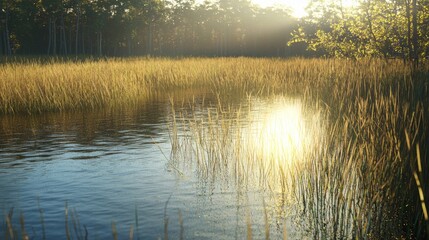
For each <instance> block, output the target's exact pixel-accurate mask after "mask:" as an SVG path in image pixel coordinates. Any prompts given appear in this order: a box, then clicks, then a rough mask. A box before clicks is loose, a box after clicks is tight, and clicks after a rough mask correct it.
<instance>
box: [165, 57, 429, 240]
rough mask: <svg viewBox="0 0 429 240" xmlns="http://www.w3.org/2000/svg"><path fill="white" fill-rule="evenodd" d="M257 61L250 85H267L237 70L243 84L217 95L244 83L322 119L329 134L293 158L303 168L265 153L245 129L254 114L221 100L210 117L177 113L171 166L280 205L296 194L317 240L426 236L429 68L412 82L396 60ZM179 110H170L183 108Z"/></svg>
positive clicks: (232, 84) (205, 113)
mask: <svg viewBox="0 0 429 240" xmlns="http://www.w3.org/2000/svg"><path fill="white" fill-rule="evenodd" d="M241 61H244V62H246V61H248V63H247V64H249V65H251V64H252V63H253V62H252V61H254V60H246V59H243V60H241ZM258 61H259V63H260V67H259V68H258V69H257V70H254V71H253V73H254V75H253V76H256V75H257V76H263V74H259V73H258V71H261V72H263V71H265V72H266V74H267V75H269V76H272V77H271V78H270V79H265V80H264V81H257V80H256V79H257V78H252V77H249V75H248V73H247V74H246V73H244V72H241V67H242V65H246V64H245V63H241V64H242V65H240V61H238V62H237V63H236V68H237V69H238V70H237V72H238V73H239V74H238V76H239V77H237V78H236V77H235V75H232V73H231V75H230V79H235V81H232V82H229V83H224V84H225V85H224V87H221V86H219V89H226V86H230V87H231V89H237V88H238V85H239V84H242V85H243V86H246V88H245V89H246V91H247V93H262V91H260V92H258V91H257V89H264V91H265V90H267V91H266V92H265V93H270V94H273V93H276V94H279V93H280V94H283V95H286V96H288V95H289V96H290V95H293V96H295V97H298V98H300V99H301V101H302V102H303V105H302V109H303V111H305V109H315V111H316V112H318V113H320V118H319V120H320V125H319V127H320V128H321V129H323V133H322V134H319V135H318V137H316V139H317V140H316V141H313V146H307V148H306V149H305V151H304V152H302V153H300V156H294V158H297V159H298V158H302V159H304V160H298V161H296V163H291V164H285V162H287V161H285V160H287V159H285V156H284V155H277V156H276V155H274V156H273V155H260V154H258V152H257V151H255V147H254V145H253V146H252V145H251V144H250V143H251V142H249V139H250V138H251V137H249V136H248V135H246V134H247V133H246V130H245V129H243V127H242V126H243V123H242V122H247V124H250V125H251V123H252V121H253V120H252V118H249V117H248V114H246V112H248V109H246V106H247V105H246V104H244V105H240V106H239V107H234V106H230V105H228V104H225V103H222V102H221V101H220V102H221V103H220V104H219V105H220V107H217V108H211V109H209V110H203V111H202V110H201V109H204V108H203V105H201V106H197V107H195V104H194V103H192V104H191V106H193V107H192V108H190V109H189V111H185V112H183V110H182V111H179V112H175V111H173V113H172V114H173V115H174V116H175V120H174V121H173V126H172V127H171V129H172V144H173V158H172V163H171V164H173V165H175V166H176V168H179V169H180V164H182V165H187V164H188V165H189V164H193V163H194V164H196V166H197V169H198V176H199V177H200V178H202V179H204V180H208V181H209V182H212V181H216V180H217V181H219V179H220V180H222V179H226V180H227V181H229V180H228V179H235V183H236V184H237V185H240V186H243V185H244V186H245V187H244V188H246V189H247V187H248V186H254V184H255V183H256V184H257V185H258V186H259V187H260V188H262V189H265V190H271V191H272V192H273V193H274V196H276V197H278V196H281V198H284V196H290V195H292V196H293V199H291V201H297V202H298V207H299V208H300V214H301V215H300V218H301V219H305V225H304V226H303V227H304V229H305V230H308V231H309V232H310V235H311V237H313V238H315V239H325V238H333V239H336V238H339V239H343V238H358V239H366V238H377V239H378V238H403V237H405V238H409V237H411V238H421V237H423V236H425V235H426V233H425V232H426V227H427V226H428V223H427V219H425V218H426V216H427V215H426V214H425V213H426V211H425V207H426V203H425V201H426V200H425V198H424V196H427V195H428V194H427V189H426V188H425V186H422V185H423V184H422V183H425V182H427V179H428V177H427V172H426V173H425V172H424V171H422V170H421V169H427V163H428V152H427V149H426V148H421V149H420V148H417V149H419V151H417V153H414V152H413V151H410V150H409V149H413V148H414V147H413V146H418V145H420V146H427V145H428V143H429V129H428V126H429V125H428V124H429V122H428V118H427V115H428V113H429V105H428V103H429V82H428V79H429V78H428V69H427V68H426V69H422V70H421V72H414V73H413V72H412V71H411V68H410V67H409V66H405V65H403V64H402V63H401V62H399V61H394V60H393V61H389V62H386V61H378V60H363V61H348V60H300V59H296V60H288V61H281V60H258ZM243 76H245V77H244V78H242V77H243ZM226 81H228V80H226ZM258 84H259V88H257V89H254V88H253V86H258ZM219 92H221V91H219ZM220 96H222V95H220ZM220 99H222V97H220ZM177 105H178V104H176V106H173V108H172V109H173V110H174V109H175V108H176V107H178V108H179V109H183V106H180V105H179V106H177ZM195 109H197V111H195ZM201 113H203V114H201ZM178 119H181V120H178ZM243 119H244V120H243ZM285 120H286V119H285ZM249 122H250V123H249ZM262 131H263V130H262ZM405 132H407V133H408V134H409V137H407V136H405ZM259 134H260V133H259ZM258 136H260V135H258V134H256V135H253V137H254V138H256V137H258ZM259 139H260V138H259ZM407 139H408V145H411V147H409V148H408V147H407V144H406V143H407ZM261 144H263V143H262V142H261ZM249 146H252V147H249ZM416 159H418V161H417V160H416ZM184 162H188V163H187V164H186V163H184ZM189 162H191V163H189ZM416 162H418V163H419V164H418V165H419V166H418V167H416ZM420 165H423V167H421V166H420ZM184 167H186V166H182V168H184ZM413 169H415V170H413ZM414 176H416V177H414ZM416 182H417V185H416ZM282 201H284V199H283V200H282ZM286 205H287V201H286ZM422 208H423V211H422Z"/></svg>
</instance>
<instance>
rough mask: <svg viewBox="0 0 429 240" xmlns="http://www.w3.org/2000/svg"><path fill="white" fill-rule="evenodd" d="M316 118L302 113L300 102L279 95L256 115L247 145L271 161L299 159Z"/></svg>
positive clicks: (313, 128)
mask: <svg viewBox="0 0 429 240" xmlns="http://www.w3.org/2000/svg"><path fill="white" fill-rule="evenodd" d="M313 118H314V119H313ZM314 120H315V122H313V121H314ZM317 121H318V119H317V117H315V116H312V117H311V118H310V119H308V118H307V117H306V116H305V114H304V112H303V106H302V103H301V102H299V101H291V100H285V99H282V100H281V101H277V102H276V103H275V104H273V105H271V106H270V109H269V111H268V112H267V113H266V114H265V115H263V116H259V120H258V121H257V124H255V125H254V128H253V129H254V133H255V137H254V138H253V139H254V142H253V144H251V146H253V147H252V148H253V149H254V151H255V154H256V156H258V158H259V159H264V161H268V162H272V163H273V164H275V165H284V164H290V163H293V162H296V161H299V160H300V159H302V158H304V154H305V152H306V150H308V149H309V148H311V145H312V144H313V138H314V137H315V134H316V132H317V130H315V123H317Z"/></svg>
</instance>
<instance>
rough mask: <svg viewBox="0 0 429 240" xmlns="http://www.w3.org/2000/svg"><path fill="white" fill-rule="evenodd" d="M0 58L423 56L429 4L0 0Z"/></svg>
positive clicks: (383, 0) (428, 38)
mask: <svg viewBox="0 0 429 240" xmlns="http://www.w3.org/2000/svg"><path fill="white" fill-rule="evenodd" d="M0 9H1V12H0V21H1V24H0V33H1V37H0V55H13V54H19V55H97V56H140V55H154V56H275V57H290V56H338V57H350V58H360V57H367V56H371V57H384V58H402V59H404V60H414V61H418V60H419V59H422V58H426V57H427V56H428V55H429V0H356V4H355V5H354V6H353V7H344V6H343V2H342V1H341V0H312V1H311V2H310V4H309V6H308V7H307V12H308V15H307V16H306V17H303V18H301V19H297V18H295V17H293V16H292V15H291V11H290V10H288V9H280V8H259V7H257V6H256V5H254V4H252V3H251V1H249V0H216V1H205V2H202V3H201V2H196V1H195V0H164V1H163V0H0Z"/></svg>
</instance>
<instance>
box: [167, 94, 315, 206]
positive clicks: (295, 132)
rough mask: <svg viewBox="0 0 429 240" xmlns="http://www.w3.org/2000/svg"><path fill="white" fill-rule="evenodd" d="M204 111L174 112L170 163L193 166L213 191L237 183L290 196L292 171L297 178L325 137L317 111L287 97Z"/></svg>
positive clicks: (252, 100)
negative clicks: (217, 186) (300, 168)
mask: <svg viewBox="0 0 429 240" xmlns="http://www.w3.org/2000/svg"><path fill="white" fill-rule="evenodd" d="M173 109H174V108H173ZM203 111H205V112H204V113H201V112H195V111H187V110H183V109H181V110H180V111H177V112H173V114H174V118H175V121H172V123H173V126H172V127H171V130H172V135H171V136H172V143H173V155H172V160H171V164H173V165H175V167H177V168H178V169H180V171H184V172H186V171H187V169H186V168H187V167H189V166H194V163H195V165H196V166H197V174H198V178H199V179H200V180H201V181H204V182H205V181H208V182H211V183H212V184H213V188H215V187H216V185H218V184H221V185H222V184H223V185H225V183H226V184H227V185H228V184H229V185H231V182H234V184H235V186H236V187H238V188H243V189H247V190H249V191H260V190H261V191H266V190H271V192H272V193H273V194H274V195H276V194H279V193H280V194H281V195H282V196H283V197H282V198H284V197H285V195H288V194H289V195H291V194H292V190H291V189H290V188H291V185H292V184H293V179H294V178H293V176H292V173H293V174H299V166H300V165H301V164H303V161H305V160H306V156H307V154H309V153H311V151H312V150H313V149H314V148H315V147H316V145H317V143H318V138H319V137H320V136H321V135H322V131H323V130H322V129H323V127H322V126H321V125H322V124H321V120H320V114H319V113H317V112H315V111H313V110H312V109H311V108H309V107H307V106H304V105H303V103H302V102H301V101H300V100H299V99H291V98H287V97H283V96H278V97H273V98H269V99H258V98H255V99H251V98H249V99H248V100H247V101H245V102H243V103H242V104H241V105H240V106H235V107H234V106H227V107H225V106H223V107H220V106H218V107H217V108H209V109H206V110H203ZM174 146H175V147H174ZM191 169H192V168H191ZM188 171H189V169H188ZM288 189H289V190H290V191H289V190H288ZM287 198H288V199H289V200H290V201H292V198H291V196H287ZM284 200H285V199H282V201H283V202H284Z"/></svg>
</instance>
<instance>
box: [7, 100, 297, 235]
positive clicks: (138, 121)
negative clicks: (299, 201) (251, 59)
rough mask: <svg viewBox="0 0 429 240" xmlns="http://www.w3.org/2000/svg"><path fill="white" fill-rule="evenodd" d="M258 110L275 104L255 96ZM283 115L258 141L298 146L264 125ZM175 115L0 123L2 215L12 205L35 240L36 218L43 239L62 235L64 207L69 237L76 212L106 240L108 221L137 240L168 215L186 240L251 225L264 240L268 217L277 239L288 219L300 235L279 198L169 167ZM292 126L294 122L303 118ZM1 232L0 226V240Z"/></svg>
mask: <svg viewBox="0 0 429 240" xmlns="http://www.w3.org/2000/svg"><path fill="white" fill-rule="evenodd" d="M196 101H197V102H198V101H199V102H200V103H199V106H200V108H198V109H193V108H192V107H189V105H184V106H187V107H186V108H191V109H193V111H196V112H197V114H198V112H200V113H201V115H204V114H205V112H206V110H207V109H208V108H209V107H210V106H211V107H213V106H214V105H215V104H214V102H216V100H212V101H211V100H210V99H204V103H201V102H203V99H198V98H197V99H196ZM286 105H287V104H286ZM254 106H255V107H254V108H253V110H252V111H253V112H254V113H256V114H255V116H263V114H262V113H263V112H267V111H268V110H269V109H272V108H273V107H272V106H270V103H267V102H264V101H261V100H258V101H256V102H255V104H254ZM278 106H279V104H278V103H277V105H276V107H278ZM284 109H286V110H281V111H276V113H275V114H274V115H270V116H271V117H270V118H273V117H272V116H274V120H272V122H273V123H271V122H268V123H267V124H263V126H262V128H265V129H267V130H266V131H265V132H266V133H265V134H264V135H263V136H259V137H260V140H261V139H262V140H261V141H262V142H263V141H265V138H269V136H273V138H274V139H276V141H280V140H279V139H280V137H279V136H281V135H282V134H283V135H288V137H287V138H285V139H287V140H286V142H284V143H282V144H283V145H282V146H286V147H287V148H291V146H295V148H297V149H299V147H296V145H299V146H300V144H301V143H300V142H299V141H300V140H299V139H300V136H298V135H299V132H297V131H296V127H294V126H295V125H292V127H291V126H290V124H289V125H288V126H286V125H285V126H283V127H281V129H290V130H283V131H288V132H281V131H280V135H279V133H278V132H279V131H276V127H275V126H271V125H270V124H284V121H281V122H280V123H276V122H278V119H280V118H283V119H284V118H285V116H291V115H294V113H293V112H291V111H292V110H291V107H290V106H286V107H285V108H284ZM292 109H293V108H292ZM176 111H180V108H178V109H176ZM276 114H277V115H278V114H280V115H279V116H277V115H276ZM171 119H172V110H171V104H170V102H169V101H168V100H157V101H152V102H150V103H146V104H141V105H138V106H134V107H127V108H124V109H109V110H103V111H94V112H76V113H56V114H45V115H41V116H40V115H38V116H25V117H24V116H12V117H5V116H3V117H0V210H1V214H3V216H6V214H7V213H8V212H9V210H10V209H11V208H14V217H13V222H14V225H15V228H16V229H20V227H19V215H20V213H22V214H23V215H24V219H25V225H26V231H27V232H28V233H29V236H30V237H34V239H41V238H42V237H43V226H42V220H41V217H42V216H43V219H44V220H43V221H44V229H45V230H46V233H45V234H46V238H47V239H65V205H66V204H67V205H68V208H69V222H70V229H71V230H70V231H71V235H72V236H74V234H75V233H74V230H73V224H72V223H71V222H72V218H71V212H74V213H75V214H76V215H77V218H78V219H79V222H80V225H81V229H82V230H83V225H85V226H86V227H87V230H88V234H89V235H88V237H89V239H106V238H112V231H111V224H112V222H114V223H115V224H116V227H117V231H118V234H119V239H124V238H127V236H128V235H129V232H130V227H131V226H134V227H133V231H134V237H135V238H137V237H139V238H141V239H157V238H164V234H165V232H166V228H165V221H166V220H167V219H168V227H167V232H168V234H169V236H170V237H172V238H173V239H178V238H180V235H181V234H183V237H184V238H185V239H235V238H236V239H243V238H245V237H246V232H247V222H248V221H249V219H250V221H251V223H252V231H253V233H252V234H253V237H254V238H264V236H265V220H264V214H265V211H267V214H268V219H269V220H268V222H269V224H270V232H271V235H270V236H271V237H272V238H273V239H275V238H279V237H280V236H282V234H283V233H282V231H283V224H284V223H285V222H286V223H287V224H286V229H287V234H288V236H289V237H291V238H294V237H297V233H296V230H295V227H294V224H292V223H291V221H290V219H289V218H288V217H286V215H287V214H285V212H284V209H285V208H284V207H283V206H282V208H281V209H280V210H278V208H277V206H276V200H275V199H274V200H270V199H272V198H270V197H269V195H272V193H269V192H268V191H265V190H264V189H261V188H256V187H255V188H248V187H246V188H244V187H241V186H238V185H237V184H236V183H235V181H234V180H232V179H228V178H229V177H230V176H228V175H224V176H223V175H220V176H219V178H220V179H219V180H216V179H213V178H204V177H202V175H201V174H200V173H201V171H200V170H201V169H199V167H198V166H197V165H196V164H192V163H189V164H187V165H186V167H185V168H183V167H181V168H180V169H178V168H177V167H172V166H173V165H172V164H171V162H170V156H171V143H170V134H169V126H170V122H169V121H171ZM270 121H271V120H270ZM290 121H292V122H297V124H299V122H300V119H296V118H295V119H292V120H290ZM294 124H295V123H294ZM275 132H276V133H275ZM180 134H186V133H180ZM276 134H277V135H276ZM253 144H255V145H252V146H254V147H256V146H257V145H258V143H255V142H254V143H253ZM267 151H269V152H272V151H274V150H273V149H271V146H268V147H261V154H266V152H267ZM282 151H285V150H284V149H283V150H282ZM282 153H284V152H282ZM225 178H226V179H225ZM264 202H265V208H264ZM264 209H265V210H264ZM72 210H74V211H72ZM246 216H250V217H246ZM179 220H181V221H179ZM1 222H2V223H4V222H5V218H4V217H3V218H2V219H1ZM2 226H3V225H2ZM4 230H5V228H4V227H3V228H1V229H0V236H1V237H3V236H4ZM1 237H0V238H1Z"/></svg>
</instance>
